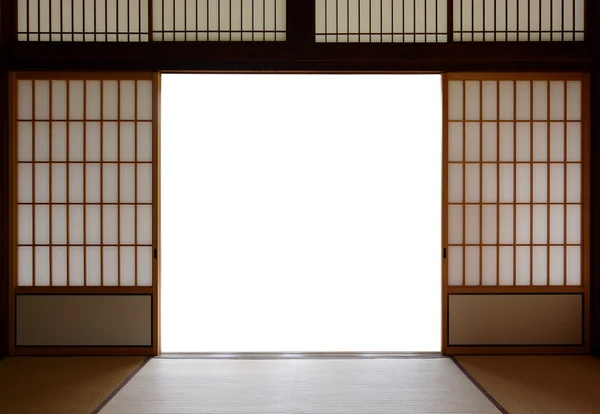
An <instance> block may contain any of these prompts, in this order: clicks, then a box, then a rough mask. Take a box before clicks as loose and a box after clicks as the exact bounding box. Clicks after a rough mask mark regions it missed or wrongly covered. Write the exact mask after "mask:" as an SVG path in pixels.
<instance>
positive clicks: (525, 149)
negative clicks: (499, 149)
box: [517, 122, 531, 162]
mask: <svg viewBox="0 0 600 414" xmlns="http://www.w3.org/2000/svg"><path fill="white" fill-rule="evenodd" d="M530 132H531V131H530V124H529V122H517V161H521V162H524V161H529V160H530V159H531V137H530V135H531V133H530Z"/></svg>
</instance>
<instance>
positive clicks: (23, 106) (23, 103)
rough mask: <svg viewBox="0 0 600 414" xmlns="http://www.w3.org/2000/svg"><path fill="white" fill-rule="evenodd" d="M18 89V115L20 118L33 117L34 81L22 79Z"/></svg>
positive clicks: (27, 118) (28, 118)
mask: <svg viewBox="0 0 600 414" xmlns="http://www.w3.org/2000/svg"><path fill="white" fill-rule="evenodd" d="M17 85H18V86H17V89H18V100H17V101H18V106H19V107H18V116H19V119H24V120H30V119H33V84H32V81H26V80H20V81H18V84H17Z"/></svg>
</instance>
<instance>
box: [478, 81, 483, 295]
mask: <svg viewBox="0 0 600 414" xmlns="http://www.w3.org/2000/svg"><path fill="white" fill-rule="evenodd" d="M482 284H483V81H479V286H481V285H482Z"/></svg>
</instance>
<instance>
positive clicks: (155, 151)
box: [152, 73, 161, 354]
mask: <svg viewBox="0 0 600 414" xmlns="http://www.w3.org/2000/svg"><path fill="white" fill-rule="evenodd" d="M152 247H153V250H154V251H153V255H152V257H153V259H152V292H153V294H152V305H153V306H152V312H153V314H152V317H153V320H152V325H153V326H152V328H153V329H152V335H153V337H152V347H153V351H154V353H155V354H158V353H159V352H160V319H159V315H160V257H161V256H160V74H159V73H154V74H153V75H152Z"/></svg>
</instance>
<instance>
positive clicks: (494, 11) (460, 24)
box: [453, 0, 585, 41]
mask: <svg viewBox="0 0 600 414" xmlns="http://www.w3.org/2000/svg"><path fill="white" fill-rule="evenodd" d="M453 18H454V35H453V37H454V40H455V41H577V40H583V38H584V29H585V0H454V16H453Z"/></svg>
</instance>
